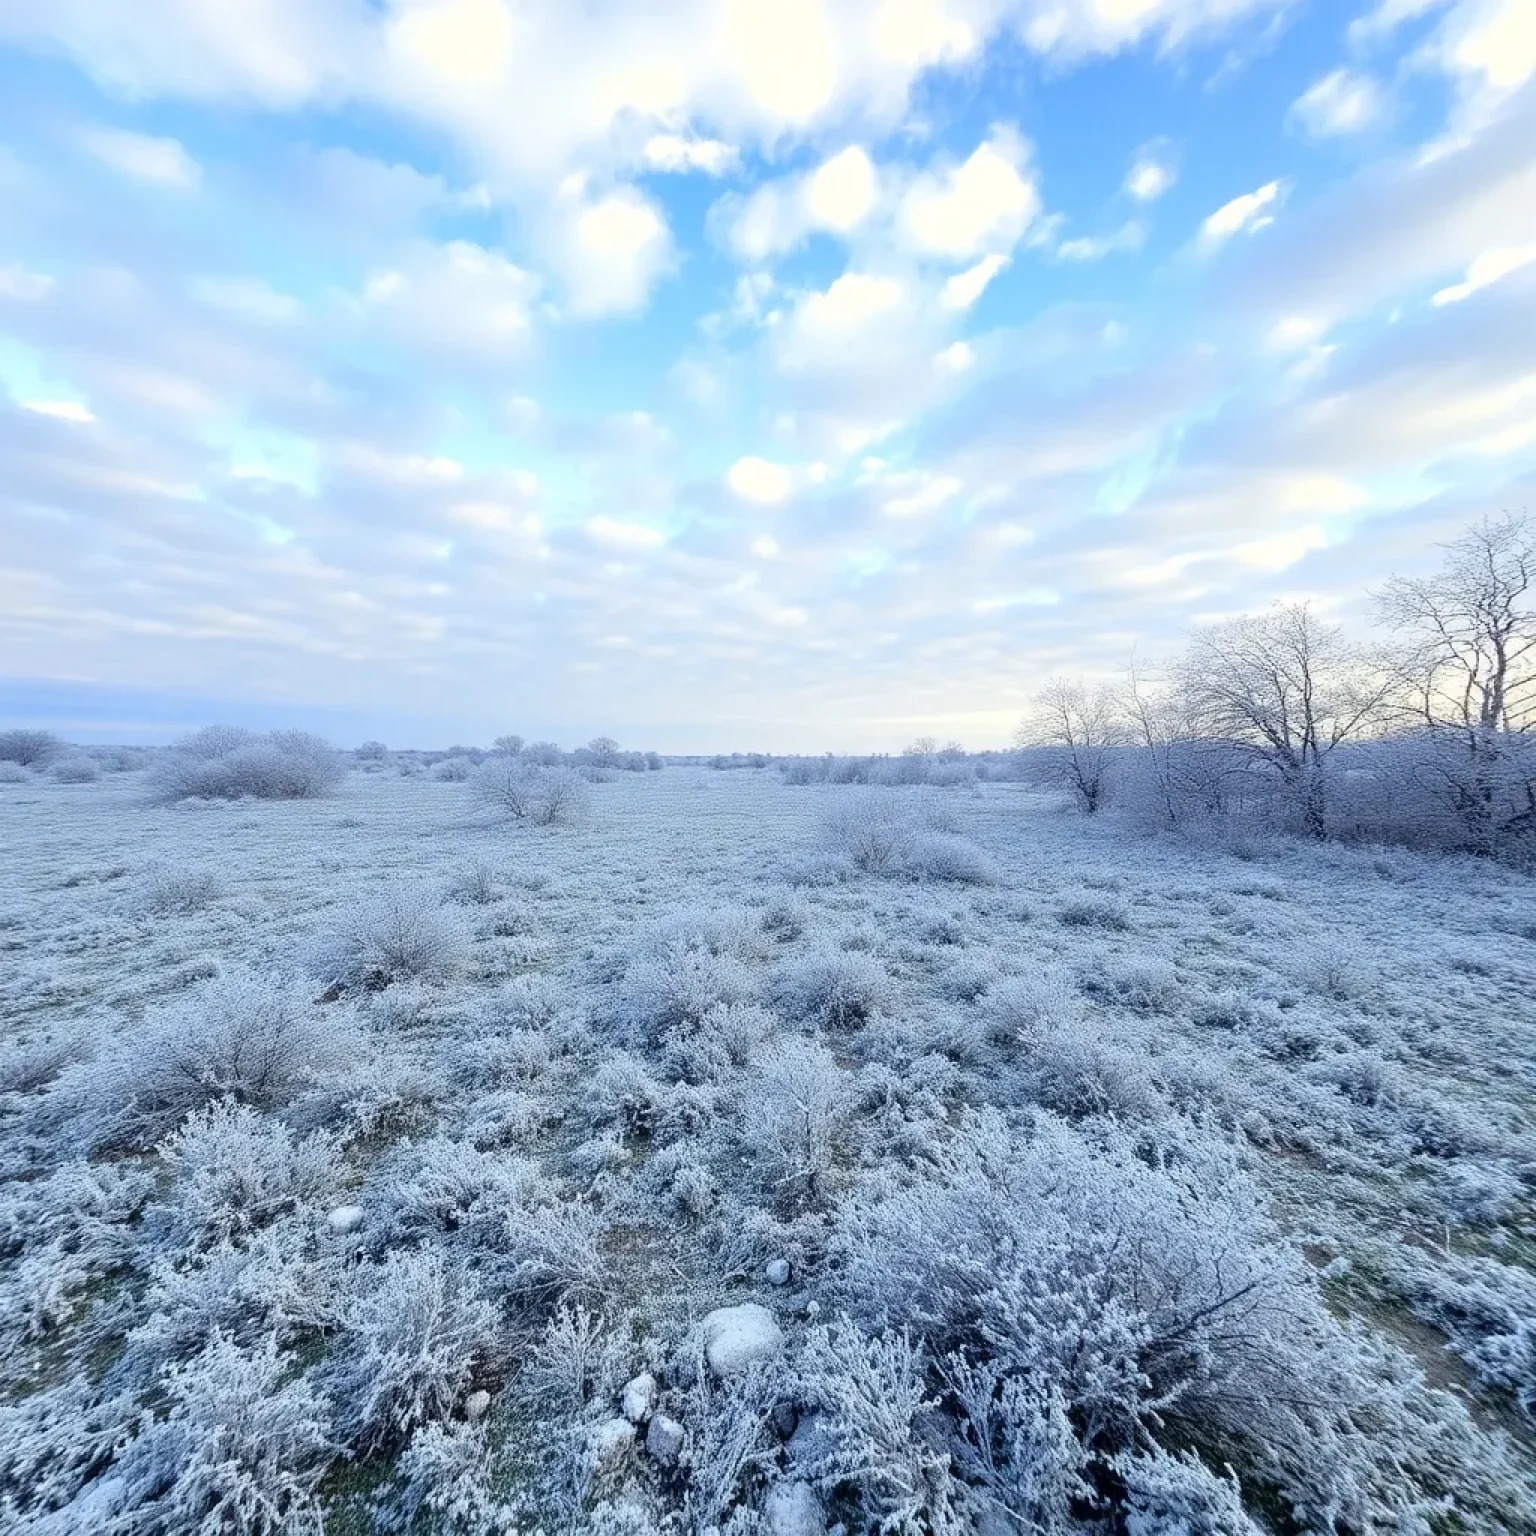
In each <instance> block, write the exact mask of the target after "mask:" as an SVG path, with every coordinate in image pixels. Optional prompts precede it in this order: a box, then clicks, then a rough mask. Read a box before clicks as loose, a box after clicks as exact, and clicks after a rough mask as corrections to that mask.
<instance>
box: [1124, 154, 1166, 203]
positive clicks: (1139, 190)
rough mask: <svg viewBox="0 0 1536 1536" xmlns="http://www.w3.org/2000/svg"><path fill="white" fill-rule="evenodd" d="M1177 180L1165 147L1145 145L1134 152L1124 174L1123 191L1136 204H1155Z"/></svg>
mask: <svg viewBox="0 0 1536 1536" xmlns="http://www.w3.org/2000/svg"><path fill="white" fill-rule="evenodd" d="M1177 180H1178V171H1177V169H1176V167H1175V165H1174V161H1173V156H1172V154H1171V152H1170V151H1169V150H1168V148H1167V146H1166V145H1160V144H1146V145H1143V146H1142V147H1141V148H1140V149H1139V150H1137V151H1136V158H1135V159H1134V160H1132V161H1131V168H1130V169H1129V170H1128V171H1127V172H1126V173H1125V190H1126V191H1127V192H1128V193H1130V195H1131V196H1132V197H1133V198H1135V199H1136V201H1137V202H1138V203H1155V202H1156V201H1157V199H1158V198H1160V197H1161V196H1162V195H1163V194H1164V193H1165V192H1167V191H1168V190H1169V189H1170V188H1171V187H1172V186H1173V184H1174V182H1175V181H1177Z"/></svg>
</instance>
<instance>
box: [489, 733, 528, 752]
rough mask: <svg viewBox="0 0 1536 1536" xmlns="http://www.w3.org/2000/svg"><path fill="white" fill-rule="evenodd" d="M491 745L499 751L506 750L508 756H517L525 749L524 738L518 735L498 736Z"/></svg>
mask: <svg viewBox="0 0 1536 1536" xmlns="http://www.w3.org/2000/svg"><path fill="white" fill-rule="evenodd" d="M491 747H492V748H493V749H494V750H495V751H497V752H505V753H506V754H507V756H508V757H516V756H517V754H518V753H519V752H521V751H522V750H523V738H522V737H521V736H516V735H513V736H498V737H497V738H496V739H495V741H493V742H492V743H491Z"/></svg>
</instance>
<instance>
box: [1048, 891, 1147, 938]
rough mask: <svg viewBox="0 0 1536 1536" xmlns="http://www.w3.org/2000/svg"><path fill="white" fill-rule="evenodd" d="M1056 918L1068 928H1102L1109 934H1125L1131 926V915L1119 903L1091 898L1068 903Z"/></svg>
mask: <svg viewBox="0 0 1536 1536" xmlns="http://www.w3.org/2000/svg"><path fill="white" fill-rule="evenodd" d="M1056 918H1057V921H1058V922H1060V923H1061V924H1062V925H1063V926H1064V927H1067V928H1102V929H1104V930H1105V931H1106V932H1109V933H1124V932H1125V931H1126V930H1127V929H1129V928H1130V926H1131V917H1130V913H1128V912H1127V911H1126V910H1125V908H1124V907H1123V906H1122V905H1121V904H1120V903H1119V902H1117V901H1102V900H1099V899H1097V898H1095V897H1091V896H1089V897H1082V898H1079V899H1078V900H1076V901H1069V902H1067V904H1066V905H1065V906H1063V907H1062V908H1061V910H1060V911H1059V912H1057V914H1056Z"/></svg>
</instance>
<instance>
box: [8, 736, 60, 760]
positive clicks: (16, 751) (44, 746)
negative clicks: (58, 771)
mask: <svg viewBox="0 0 1536 1536" xmlns="http://www.w3.org/2000/svg"><path fill="white" fill-rule="evenodd" d="M64 750H65V747H64V743H63V742H62V741H60V740H59V738H58V737H57V736H55V735H54V734H53V732H52V731H29V730H18V731H0V762H5V763H16V764H18V765H19V766H20V767H22V768H35V767H39V766H41V765H42V764H44V763H50V762H52V761H53V760H54V759H55V758H56V757H59V756H60V755H61V754H62V753H63V752H64Z"/></svg>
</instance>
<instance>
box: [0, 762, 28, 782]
mask: <svg viewBox="0 0 1536 1536" xmlns="http://www.w3.org/2000/svg"><path fill="white" fill-rule="evenodd" d="M31 782H32V775H31V774H30V773H28V772H27V770H26V769H25V768H23V767H22V766H21V764H20V763H13V762H11V761H10V759H9V758H0V784H30V783H31Z"/></svg>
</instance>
